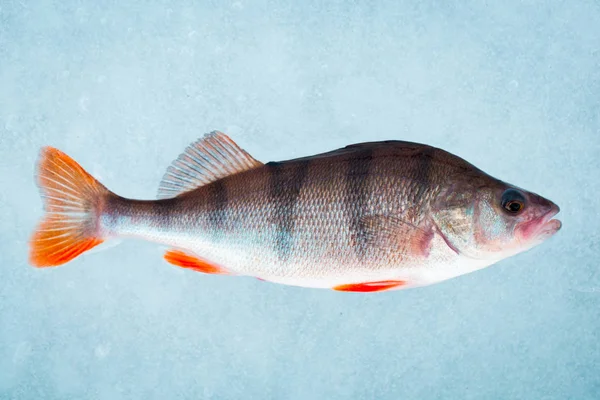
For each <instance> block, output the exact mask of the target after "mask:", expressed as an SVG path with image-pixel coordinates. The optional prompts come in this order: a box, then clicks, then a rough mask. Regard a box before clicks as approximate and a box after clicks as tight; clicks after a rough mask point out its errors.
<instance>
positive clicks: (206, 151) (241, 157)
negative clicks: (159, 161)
mask: <svg viewBox="0 0 600 400" xmlns="http://www.w3.org/2000/svg"><path fill="white" fill-rule="evenodd" d="M261 165H263V163H261V162H260V161H257V160H256V159H254V157H252V156H251V155H250V154H248V153H247V152H246V151H244V150H243V149H241V148H240V147H239V146H238V145H237V144H236V143H235V142H234V141H233V140H231V139H230V138H229V137H228V136H227V135H225V134H224V133H222V132H218V131H214V132H211V133H208V134H206V135H204V137H202V138H201V139H198V140H197V141H195V142H194V143H192V144H190V145H189V146H188V147H187V148H186V149H185V151H184V152H183V153H182V154H181V155H180V156H179V157H177V159H176V160H175V161H173V163H172V164H171V166H169V168H168V169H167V172H166V173H165V175H164V176H163V179H162V181H161V182H160V187H159V188H158V198H159V199H168V198H171V197H176V196H179V195H180V194H182V193H186V192H189V191H191V190H194V189H197V188H199V187H200V186H204V185H206V184H208V183H211V182H214V181H217V180H219V179H221V178H224V177H226V176H229V175H234V174H237V173H239V172H243V171H247V170H249V169H253V168H256V167H259V166H261Z"/></svg>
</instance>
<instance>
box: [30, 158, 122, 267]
mask: <svg viewBox="0 0 600 400" xmlns="http://www.w3.org/2000/svg"><path fill="white" fill-rule="evenodd" d="M37 184H38V186H39V188H40V192H41V195H42V198H43V199H44V201H45V204H44V208H45V210H46V215H45V217H44V219H43V220H42V222H41V223H40V224H39V225H38V227H37V230H36V231H35V232H34V234H33V236H32V237H31V240H30V243H29V245H30V253H29V262H30V263H31V264H32V265H34V266H36V267H52V266H57V265H61V264H64V263H66V262H68V261H70V260H72V259H74V258H75V257H77V256H78V255H80V254H81V253H83V252H85V251H87V250H89V249H91V248H92V247H94V246H97V245H99V244H100V243H102V242H103V241H104V240H103V238H102V236H101V234H100V230H99V215H100V213H101V211H102V210H101V207H102V204H103V203H104V201H105V198H106V197H107V196H110V195H111V193H110V192H109V191H108V189H106V188H105V187H104V186H103V185H102V184H101V183H100V182H98V181H97V180H96V179H94V178H93V177H92V176H91V175H90V174H88V173H87V172H86V171H85V170H84V169H83V168H82V167H81V166H80V165H79V164H77V162H76V161H74V160H73V159H72V158H71V157H69V156H68V155H66V154H64V153H63V152H61V151H60V150H57V149H55V148H52V147H44V148H43V149H42V151H41V153H40V158H39V161H38V167H37Z"/></svg>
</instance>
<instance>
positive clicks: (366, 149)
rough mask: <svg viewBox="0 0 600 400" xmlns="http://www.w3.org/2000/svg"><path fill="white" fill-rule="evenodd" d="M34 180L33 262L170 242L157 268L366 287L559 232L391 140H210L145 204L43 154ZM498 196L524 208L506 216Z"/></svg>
mask: <svg viewBox="0 0 600 400" xmlns="http://www.w3.org/2000/svg"><path fill="white" fill-rule="evenodd" d="M38 183H39V186H40V188H41V191H42V195H43V196H44V197H45V198H46V209H47V211H48V212H49V214H48V215H47V217H46V220H45V221H44V222H42V224H41V225H40V228H39V229H38V231H37V232H36V233H35V234H34V237H33V238H32V253H31V262H32V264H34V265H37V266H49V265H59V264H62V263H64V262H66V261H69V260H70V259H72V258H74V257H75V256H77V255H78V254H81V252H83V251H85V250H87V249H88V248H91V247H93V246H95V245H96V244H99V243H101V242H102V241H104V240H106V239H108V238H111V237H138V238H143V239H146V240H149V241H153V242H157V243H162V244H166V245H169V246H172V247H173V250H170V251H168V252H167V254H166V255H165V259H166V260H167V261H169V262H170V263H173V264H175V265H178V266H181V267H185V268H189V269H193V270H197V271H200V272H205V273H213V274H215V273H216V274H227V275H241V276H252V277H256V278H260V279H262V280H265V281H271V282H276V283H282V284H287V285H295V286H303V287H313V288H333V289H337V290H342V291H359V292H371V291H382V290H390V289H397V288H406V287H417V286H425V285H429V284H432V283H436V282H441V281H443V280H446V279H449V278H453V277H456V276H459V275H463V274H466V273H469V272H472V271H475V270H478V269H481V268H483V267H486V266H488V265H491V264H493V263H495V262H497V261H499V260H501V259H503V258H505V257H508V256H511V255H514V254H517V253H519V252H521V251H524V250H527V249H529V248H531V247H533V246H535V245H537V244H539V243H541V242H542V241H543V240H545V239H546V238H548V237H550V236H551V235H552V234H554V233H555V232H556V231H558V229H560V222H558V221H557V220H552V219H551V217H552V216H553V215H555V214H556V213H557V212H558V207H557V206H556V205H555V204H554V203H552V202H550V201H549V200H546V199H544V198H542V197H540V196H538V195H536V194H533V193H530V192H527V191H525V190H523V189H519V188H516V187H515V186H512V185H508V184H506V183H504V182H502V181H500V180H498V179H495V178H493V177H491V176H489V175H488V174H486V173H484V172H483V171H481V170H479V169H477V168H476V167H474V166H473V165H471V164H469V163H468V162H466V161H465V160H463V159H461V158H459V157H457V156H455V155H452V154H450V153H448V152H446V151H444V150H441V149H437V148H434V147H431V146H427V145H422V144H417V143H410V142H402V141H385V142H373V143H361V144H355V145H350V146H347V147H345V148H342V149H339V150H335V151H332V152H329V153H324V154H319V155H315V156H311V157H304V158H299V159H295V160H288V161H283V162H270V163H267V164H263V163H261V162H259V161H257V160H255V159H254V158H253V157H252V156H250V155H249V154H248V153H246V152H245V151H244V150H242V149H241V148H239V147H238V146H237V145H236V144H235V143H234V142H233V141H232V140H231V139H230V138H228V137H227V136H226V135H224V134H223V133H220V132H213V133H211V134H209V135H206V136H205V137H204V138H202V139H200V140H199V141H197V142H195V143H193V144H191V145H190V146H189V147H188V148H187V149H186V151H185V152H184V153H183V154H182V155H180V157H179V158H178V159H177V160H175V161H174V163H173V164H172V165H171V167H169V169H168V171H167V173H166V174H165V177H164V178H163V181H162V183H161V186H160V189H159V199H158V200H151V201H141V200H133V199H125V198H123V197H120V196H118V195H116V194H114V193H112V192H110V191H109V190H108V189H106V188H105V187H104V186H102V185H101V184H100V183H99V182H97V181H96V180H95V179H94V178H93V177H91V176H90V175H89V174H87V172H85V170H83V168H81V167H80V166H79V165H78V164H77V163H76V162H75V161H73V160H72V159H70V158H69V157H68V156H66V155H65V154H64V153H61V152H60V151H58V150H56V149H52V148H45V149H44V150H42V156H41V159H40V163H39V167H38ZM507 192H508V193H509V197H510V194H511V193H512V196H513V197H514V198H515V199H516V200H515V199H512V200H511V199H509V200H510V201H513V203H511V204H513V207H516V206H514V204H516V203H515V201H517V202H518V203H519V204H522V205H523V210H519V212H517V213H512V211H510V210H508V209H507V208H506V204H507V203H506V196H507V195H506V193H507ZM69 229H70V232H67V230H69ZM57 233H60V236H58V239H57V236H56V234H57ZM65 238H71V239H70V240H68V239H65ZM77 241H79V242H77ZM77 243H79V244H77ZM49 244H51V245H52V246H51V247H50V248H47V246H48V245H49ZM61 246H62V249H63V250H62V251H61V250H59V249H60V248H61ZM64 246H67V247H66V248H65V247H64ZM68 246H71V247H72V248H69V247H68ZM80 250H81V251H80ZM52 252H55V253H52Z"/></svg>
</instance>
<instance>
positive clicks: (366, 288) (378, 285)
mask: <svg viewBox="0 0 600 400" xmlns="http://www.w3.org/2000/svg"><path fill="white" fill-rule="evenodd" d="M406 284H407V282H405V281H378V282H363V283H350V284H347V285H339V286H335V287H334V288H333V290H337V291H340V292H363V293H368V292H383V291H385V290H390V289H394V288H399V287H401V286H404V285H406Z"/></svg>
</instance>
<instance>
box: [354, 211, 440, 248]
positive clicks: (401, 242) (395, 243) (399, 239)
mask: <svg viewBox="0 0 600 400" xmlns="http://www.w3.org/2000/svg"><path fill="white" fill-rule="evenodd" d="M361 226H362V229H363V231H364V232H365V236H366V241H367V244H368V245H369V246H372V247H374V248H379V249H384V250H388V251H391V252H398V253H402V254H409V255H412V256H416V257H423V258H425V257H427V256H429V251H430V249H431V240H432V239H433V236H434V232H433V230H427V229H423V228H421V227H418V226H416V225H413V224H411V223H409V222H406V221H403V220H402V219H400V218H398V217H393V216H387V215H371V216H366V217H363V218H362V219H361Z"/></svg>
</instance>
